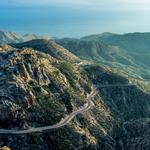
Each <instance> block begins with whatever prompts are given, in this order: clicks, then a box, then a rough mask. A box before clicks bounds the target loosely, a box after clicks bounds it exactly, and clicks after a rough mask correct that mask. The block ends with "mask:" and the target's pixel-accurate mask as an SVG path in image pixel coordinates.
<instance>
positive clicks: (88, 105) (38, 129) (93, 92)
mask: <svg viewBox="0 0 150 150" xmlns="http://www.w3.org/2000/svg"><path fill="white" fill-rule="evenodd" d="M128 86H134V84H108V85H99V86H96V87H94V86H92V90H91V93H90V94H88V95H87V103H86V104H85V105H84V106H83V107H82V108H80V109H78V110H77V111H74V112H72V113H71V114H69V115H68V116H67V117H66V118H64V119H63V120H62V121H60V122H59V123H57V124H55V125H50V126H44V127H36V128H30V129H25V130H11V129H0V134H27V133H35V132H43V131H45V130H50V129H57V128H60V127H63V126H65V125H67V124H68V123H69V122H70V121H71V120H72V119H73V118H74V117H75V116H77V115H78V114H81V113H83V112H85V111H88V110H89V109H90V108H91V107H92V106H94V103H93V102H92V98H93V97H94V96H95V95H96V91H97V89H98V88H106V87H128Z"/></svg>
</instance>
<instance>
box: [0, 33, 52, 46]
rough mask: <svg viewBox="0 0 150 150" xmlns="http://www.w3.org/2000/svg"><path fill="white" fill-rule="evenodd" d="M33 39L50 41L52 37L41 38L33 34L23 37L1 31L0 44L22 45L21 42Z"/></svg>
mask: <svg viewBox="0 0 150 150" xmlns="http://www.w3.org/2000/svg"><path fill="white" fill-rule="evenodd" d="M33 39H50V37H46V36H39V35H36V34H32V33H28V34H24V35H21V34H17V33H14V32H8V31H0V43H2V44H6V43H20V42H26V41H30V40H33Z"/></svg>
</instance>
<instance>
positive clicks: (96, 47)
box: [55, 33, 150, 78]
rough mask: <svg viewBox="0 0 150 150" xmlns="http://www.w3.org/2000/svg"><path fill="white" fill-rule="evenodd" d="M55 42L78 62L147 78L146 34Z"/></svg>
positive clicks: (149, 52)
mask: <svg viewBox="0 0 150 150" xmlns="http://www.w3.org/2000/svg"><path fill="white" fill-rule="evenodd" d="M55 41H56V42H57V43H58V44H60V45H62V46H63V47H65V48H66V49H68V50H70V51H71V52H72V53H74V54H76V55H77V56H79V57H80V58H83V59H87V60H90V61H94V62H95V63H100V64H106V65H109V66H110V67H112V68H117V69H120V71H121V72H122V73H123V74H130V75H132V76H137V77H143V78H150V71H149V70H150V65H149V64H150V33H128V34H122V35H120V34H113V33H102V34H97V35H90V36H86V37H82V38H80V39H73V38H63V39H57V40H55Z"/></svg>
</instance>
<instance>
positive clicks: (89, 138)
mask: <svg viewBox="0 0 150 150" xmlns="http://www.w3.org/2000/svg"><path fill="white" fill-rule="evenodd" d="M32 42H33V41H32ZM42 43H43V42H42ZM38 44H39V42H38ZM38 44H37V45H38ZM35 45H36V44H35V42H34V47H33V46H32V44H31V45H30V46H27V45H26V46H25V47H28V48H23V46H21V47H18V48H17V49H16V48H13V47H11V46H9V45H1V47H0V127H1V128H3V129H17V130H21V129H29V128H31V127H40V126H47V125H54V124H56V123H58V122H60V121H61V120H62V119H63V118H65V117H66V116H68V115H69V114H70V113H71V112H74V111H76V110H78V109H80V108H81V107H82V106H83V105H84V104H85V103H86V102H87V100H86V97H87V94H88V93H90V91H91V86H92V85H93V84H94V85H97V86H98V85H117V86H113V87H107V86H106V87H99V88H98V90H97V94H96V96H95V97H94V98H93V103H94V106H93V107H92V108H91V109H90V110H89V111H87V112H84V113H83V114H80V115H78V116H76V117H75V118H74V119H73V120H72V121H70V123H69V124H67V125H66V126H64V127H62V128H59V129H53V130H49V131H44V132H42V133H30V134H26V135H4V134H0V141H1V142H0V146H3V145H7V146H9V147H10V148H12V149H15V150H20V149H21V150H28V149H35V150H36V149H39V150H43V149H52V150H54V149H57V150H61V149H64V150H65V149H70V150H73V149H91V150H93V149H105V150H110V149H126V150H127V149H133V150H134V149H137V147H138V148H139V150H141V149H144V147H146V148H148V147H149V133H148V131H149V119H148V118H149V117H150V110H149V107H150V95H149V92H148V91H149V89H148V87H149V86H147V87H146V86H145V85H144V84H139V86H136V85H133V86H126V87H121V86H119V85H128V84H129V79H125V78H123V77H121V76H118V75H117V74H114V73H112V72H111V71H110V70H109V68H105V67H100V66H95V65H89V64H85V63H84V62H82V63H81V62H80V61H81V60H80V59H78V58H77V57H76V56H74V55H73V54H71V53H69V52H68V51H67V50H66V49H64V48H62V47H57V49H54V45H55V46H56V44H54V43H51V42H50V43H48V46H47V44H46V46H45V44H44V45H43V46H42V48H41V49H40V46H39V45H38V46H37V47H36V48H35ZM46 47H48V48H49V49H46ZM33 48H35V49H36V50H34V49H33ZM60 48H61V49H60ZM42 49H45V51H43V52H42ZM56 50H58V52H59V53H58V54H60V55H57V56H59V57H56V56H55V55H51V54H54V53H52V52H53V51H56ZM47 51H48V52H47ZM62 54H63V55H62ZM61 56H62V57H61ZM71 58H73V59H71ZM137 131H138V132H137ZM143 142H146V143H147V144H146V145H145V144H142V143H143ZM140 148H141V149H140Z"/></svg>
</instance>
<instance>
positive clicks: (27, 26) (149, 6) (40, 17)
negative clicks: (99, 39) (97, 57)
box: [0, 0, 150, 37]
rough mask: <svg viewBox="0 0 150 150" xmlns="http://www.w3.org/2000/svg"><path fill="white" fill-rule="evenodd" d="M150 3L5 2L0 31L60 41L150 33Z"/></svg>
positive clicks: (94, 0) (106, 0)
mask: <svg viewBox="0 0 150 150" xmlns="http://www.w3.org/2000/svg"><path fill="white" fill-rule="evenodd" d="M149 14H150V1H149V0H5V1H3V2H1V4H0V21H1V23H0V29H1V30H7V31H14V32H19V33H29V32H30V33H37V34H44V35H50V36H57V37H81V36H84V35H89V34H96V33H102V32H115V33H127V32H149V31H150V30H149V26H150V21H149Z"/></svg>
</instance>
